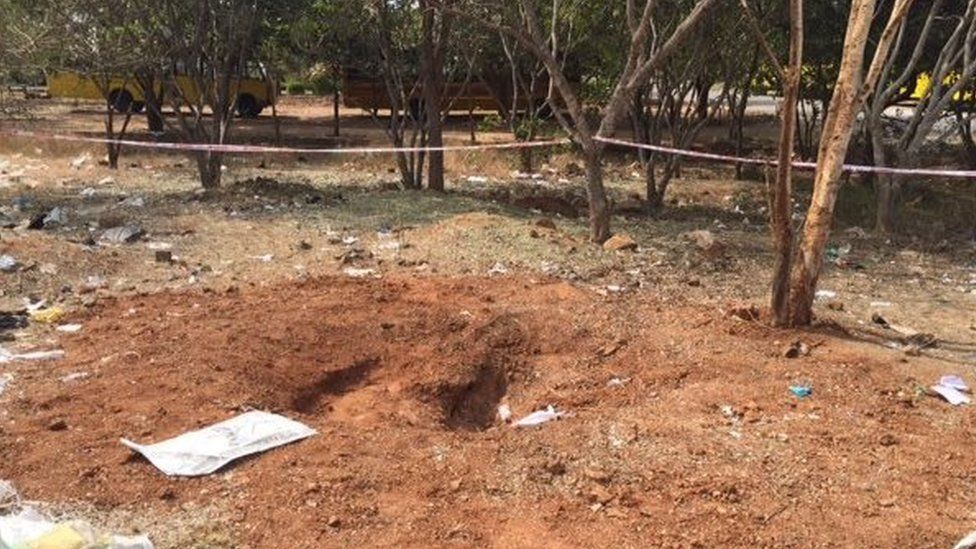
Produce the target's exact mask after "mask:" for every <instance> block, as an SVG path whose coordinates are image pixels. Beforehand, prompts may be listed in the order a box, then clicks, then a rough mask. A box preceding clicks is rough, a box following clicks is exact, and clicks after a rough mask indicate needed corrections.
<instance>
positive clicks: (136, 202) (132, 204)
mask: <svg viewBox="0 0 976 549" xmlns="http://www.w3.org/2000/svg"><path fill="white" fill-rule="evenodd" d="M145 205H146V199H145V198H143V197H141V196H130V197H129V198H126V199H125V200H123V201H121V202H119V206H122V207H125V208H142V207H143V206H145Z"/></svg>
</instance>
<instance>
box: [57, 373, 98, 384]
mask: <svg viewBox="0 0 976 549" xmlns="http://www.w3.org/2000/svg"><path fill="white" fill-rule="evenodd" d="M89 377H91V373H89V372H75V373H73V374H68V375H66V376H64V377H62V378H61V382H62V383H71V382H72V381H80V380H82V379H88V378H89Z"/></svg>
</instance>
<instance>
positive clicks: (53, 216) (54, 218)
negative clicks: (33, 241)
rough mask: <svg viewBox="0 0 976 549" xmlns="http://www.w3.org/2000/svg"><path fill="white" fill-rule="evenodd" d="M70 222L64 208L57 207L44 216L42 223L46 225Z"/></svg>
mask: <svg viewBox="0 0 976 549" xmlns="http://www.w3.org/2000/svg"><path fill="white" fill-rule="evenodd" d="M67 222H68V214H67V213H66V212H65V211H64V208H61V207H57V208H54V209H52V210H51V211H50V212H48V213H47V215H46V216H44V219H43V220H42V223H43V224H44V226H45V227H47V226H49V225H63V224H65V223H67Z"/></svg>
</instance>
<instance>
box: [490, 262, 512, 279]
mask: <svg viewBox="0 0 976 549" xmlns="http://www.w3.org/2000/svg"><path fill="white" fill-rule="evenodd" d="M504 274H508V267H506V266H505V264H504V263H502V262H498V263H495V264H494V265H493V266H492V267H491V268H490V269H488V276H495V275H504Z"/></svg>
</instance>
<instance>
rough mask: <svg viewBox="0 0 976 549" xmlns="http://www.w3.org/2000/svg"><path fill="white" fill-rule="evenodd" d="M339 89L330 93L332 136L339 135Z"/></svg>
mask: <svg viewBox="0 0 976 549" xmlns="http://www.w3.org/2000/svg"><path fill="white" fill-rule="evenodd" d="M340 100H341V97H340V95H339V90H336V91H335V92H333V93H332V136H333V137H339V101H340Z"/></svg>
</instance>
